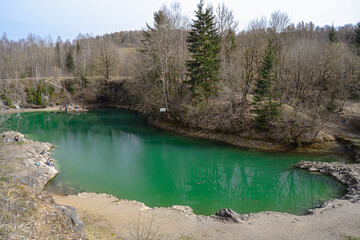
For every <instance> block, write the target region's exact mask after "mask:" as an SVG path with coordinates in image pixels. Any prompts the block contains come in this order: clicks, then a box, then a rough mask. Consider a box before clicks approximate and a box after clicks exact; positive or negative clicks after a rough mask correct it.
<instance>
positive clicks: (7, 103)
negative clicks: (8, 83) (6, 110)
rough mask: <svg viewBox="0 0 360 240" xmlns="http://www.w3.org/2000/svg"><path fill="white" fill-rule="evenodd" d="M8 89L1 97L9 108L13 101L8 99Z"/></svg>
mask: <svg viewBox="0 0 360 240" xmlns="http://www.w3.org/2000/svg"><path fill="white" fill-rule="evenodd" d="M5 92H6V89H4V92H3V94H2V95H1V99H2V100H3V101H4V103H5V104H6V105H7V106H10V105H11V104H12V100H11V98H8V97H7V95H6V93H5Z"/></svg>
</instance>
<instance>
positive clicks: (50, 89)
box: [47, 86, 55, 97]
mask: <svg viewBox="0 0 360 240" xmlns="http://www.w3.org/2000/svg"><path fill="white" fill-rule="evenodd" d="M47 91H48V93H49V96H50V97H52V96H53V95H54V92H55V88H54V87H53V86H49V87H48V88H47Z"/></svg>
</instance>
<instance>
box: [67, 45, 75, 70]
mask: <svg viewBox="0 0 360 240" xmlns="http://www.w3.org/2000/svg"><path fill="white" fill-rule="evenodd" d="M65 67H66V70H67V71H68V72H70V73H72V72H73V71H74V68H75V64H74V57H73V53H72V49H70V50H69V51H68V52H67V54H66V59H65Z"/></svg>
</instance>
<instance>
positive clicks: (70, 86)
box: [62, 81, 76, 93]
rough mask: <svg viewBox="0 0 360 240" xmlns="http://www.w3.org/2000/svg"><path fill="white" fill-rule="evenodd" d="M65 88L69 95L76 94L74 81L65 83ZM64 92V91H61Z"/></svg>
mask: <svg viewBox="0 0 360 240" xmlns="http://www.w3.org/2000/svg"><path fill="white" fill-rule="evenodd" d="M65 88H66V90H68V91H69V92H71V93H74V92H76V86H75V82H74V81H65ZM62 92H64V91H62Z"/></svg>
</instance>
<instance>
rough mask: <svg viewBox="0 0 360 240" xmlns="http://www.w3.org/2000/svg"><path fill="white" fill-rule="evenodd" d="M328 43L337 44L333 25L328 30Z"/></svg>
mask: <svg viewBox="0 0 360 240" xmlns="http://www.w3.org/2000/svg"><path fill="white" fill-rule="evenodd" d="M329 41H330V42H337V41H338V37H337V32H336V30H335V27H334V25H332V26H331V28H330V32H329Z"/></svg>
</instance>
